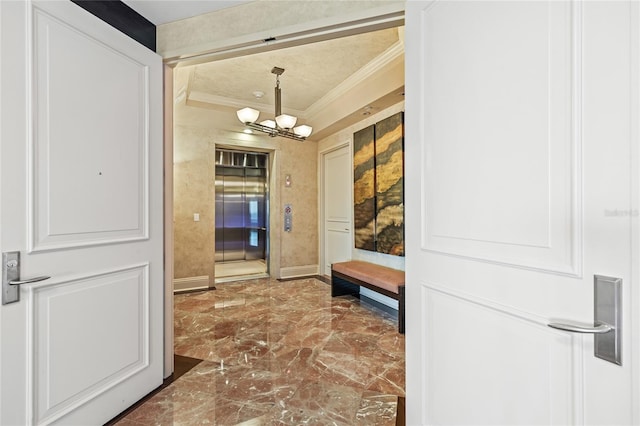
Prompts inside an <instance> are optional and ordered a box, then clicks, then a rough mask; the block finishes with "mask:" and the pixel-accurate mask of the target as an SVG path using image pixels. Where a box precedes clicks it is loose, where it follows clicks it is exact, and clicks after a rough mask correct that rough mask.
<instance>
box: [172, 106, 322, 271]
mask: <svg viewBox="0 0 640 426" xmlns="http://www.w3.org/2000/svg"><path fill="white" fill-rule="evenodd" d="M212 114H213V113H212V111H211V110H207V109H202V108H194V107H187V106H179V107H178V108H177V113H176V116H177V117H178V120H177V121H178V123H177V124H176V126H175V131H174V157H175V164H174V191H175V195H174V224H175V232H174V233H175V260H174V262H175V274H174V275H175V276H174V278H188V277H197V276H202V275H208V276H210V277H211V280H213V279H214V278H213V277H214V259H215V223H214V220H215V192H214V191H215V158H214V157H215V155H214V153H215V149H216V147H217V146H218V147H224V148H234V149H237V148H241V149H245V150H246V149H249V150H256V151H260V152H268V153H269V156H270V170H269V176H270V188H269V190H270V200H271V204H270V213H271V217H270V221H269V226H270V233H271V240H270V258H269V264H270V269H271V270H270V273H271V275H272V276H276V277H277V276H279V274H280V268H291V267H297V266H308V265H317V264H318V196H317V191H318V182H317V181H318V177H317V146H316V144H315V143H314V142H310V141H308V142H302V143H301V142H296V141H292V140H288V139H281V138H270V137H268V136H251V135H244V134H238V133H231V132H224V131H221V130H219V129H216V128H215V119H213V120H212ZM180 123H183V124H180ZM286 175H291V181H292V185H291V187H290V188H285V187H284V179H285V176H286ZM286 203H288V204H292V206H293V209H294V213H293V231H292V232H283V231H282V229H281V228H282V226H281V217H280V216H281V208H282V205H284V204H286ZM194 213H199V214H200V221H199V222H194V221H193V214H194Z"/></svg>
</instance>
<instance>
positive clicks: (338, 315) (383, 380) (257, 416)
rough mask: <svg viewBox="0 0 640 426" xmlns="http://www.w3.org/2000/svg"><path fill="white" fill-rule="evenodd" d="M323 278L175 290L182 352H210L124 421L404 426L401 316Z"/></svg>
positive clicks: (177, 334)
mask: <svg viewBox="0 0 640 426" xmlns="http://www.w3.org/2000/svg"><path fill="white" fill-rule="evenodd" d="M330 290H331V288H330V286H329V285H327V284H325V283H323V282H322V281H320V280H317V279H315V278H307V279H299V280H292V281H278V280H274V279H269V278H265V279H259V280H250V281H239V282H235V283H226V284H224V285H220V286H217V290H212V291H206V292H199V293H188V294H180V295H176V297H175V310H174V314H175V340H176V341H175V351H176V354H178V355H182V356H187V357H192V358H198V359H202V360H203V361H202V362H200V363H199V364H197V365H196V366H195V367H193V368H192V369H191V370H190V371H188V372H187V373H186V374H184V375H183V376H181V377H180V378H178V379H177V380H176V381H174V382H173V383H171V384H170V385H169V386H167V387H166V388H164V389H162V390H161V391H160V392H158V393H157V394H155V395H154V396H152V397H151V398H150V399H149V400H147V401H146V402H144V403H143V404H142V405H141V406H139V407H138V408H137V409H135V410H134V411H132V412H131V413H129V414H128V415H127V416H126V417H124V418H123V419H122V420H120V421H119V422H118V423H117V424H118V425H122V426H127V425H131V426H139V425H149V424H157V425H171V424H181V425H188V424H210V425H381V426H382V425H385V426H386V425H395V424H396V410H397V408H398V407H397V404H398V397H404V395H405V382H404V380H405V356H404V335H401V334H398V332H397V324H396V320H395V318H394V317H393V316H392V315H390V314H388V313H386V312H384V311H380V310H377V309H375V308H373V307H370V306H368V305H367V304H365V303H361V302H360V301H359V300H358V299H355V298H353V297H350V296H341V297H337V298H332V297H331V294H330Z"/></svg>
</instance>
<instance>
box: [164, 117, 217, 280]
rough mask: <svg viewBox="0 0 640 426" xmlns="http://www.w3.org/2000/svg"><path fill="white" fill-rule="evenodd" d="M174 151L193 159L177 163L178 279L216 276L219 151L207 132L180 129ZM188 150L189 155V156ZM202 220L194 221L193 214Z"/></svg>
mask: <svg viewBox="0 0 640 426" xmlns="http://www.w3.org/2000/svg"><path fill="white" fill-rule="evenodd" d="M174 138H175V139H174V141H175V142H174V145H175V146H174V149H175V151H176V152H180V154H181V155H183V156H186V157H188V158H190V159H189V160H187V161H182V162H176V163H175V164H174V171H173V173H174V207H173V208H174V210H173V217H174V235H175V239H174V244H175V245H174V268H175V269H174V277H175V278H188V277H197V276H203V275H207V276H209V277H211V278H213V276H214V266H213V261H214V255H215V252H214V250H213V247H214V243H215V240H214V227H215V223H214V219H215V216H214V206H215V199H214V192H213V191H214V188H215V169H213V168H212V167H211V163H212V162H213V161H214V158H213V155H214V154H213V153H214V150H215V148H213V146H212V145H213V144H212V143H210V142H209V140H208V139H209V138H208V137H207V133H206V131H203V130H201V129H197V128H187V127H184V126H176V128H175V130H174ZM187 151H188V154H187ZM194 213H199V214H200V221H199V222H194V221H193V214H194Z"/></svg>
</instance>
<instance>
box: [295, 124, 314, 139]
mask: <svg viewBox="0 0 640 426" xmlns="http://www.w3.org/2000/svg"><path fill="white" fill-rule="evenodd" d="M312 131H313V128H312V127H311V126H307V125H306V124H303V125H301V126H298V127H294V128H293V133H295V134H296V135H298V136H300V137H303V138H308V137H309V135H310V134H311V132H312Z"/></svg>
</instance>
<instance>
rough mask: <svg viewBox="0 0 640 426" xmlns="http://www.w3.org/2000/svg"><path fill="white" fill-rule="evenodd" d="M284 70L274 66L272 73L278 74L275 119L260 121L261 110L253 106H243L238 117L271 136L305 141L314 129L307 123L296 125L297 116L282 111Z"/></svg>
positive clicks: (249, 125) (251, 127)
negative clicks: (281, 83)
mask: <svg viewBox="0 0 640 426" xmlns="http://www.w3.org/2000/svg"><path fill="white" fill-rule="evenodd" d="M283 72H284V68H280V67H273V69H272V70H271V73H272V74H275V75H276V88H275V100H276V110H275V120H264V121H261V122H260V123H258V122H257V121H258V117H259V116H260V111H258V110H256V109H253V108H242V109H241V110H238V111H237V112H236V114H237V116H238V119H239V120H240V121H242V122H243V123H244V124H245V125H246V126H247V127H249V128H250V129H253V130H257V131H259V132H263V133H267V134H268V135H269V136H271V137H276V136H282V137H284V138H289V139H295V140H297V141H301V142H302V141H304V140H305V139H307V138H308V137H309V135H311V132H312V131H313V129H312V128H311V126H307V125H306V124H303V125H300V126H296V122H297V121H298V118H297V117H294V116H293V115H287V114H283V113H282V90H281V89H280V76H281V75H282V73H283Z"/></svg>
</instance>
